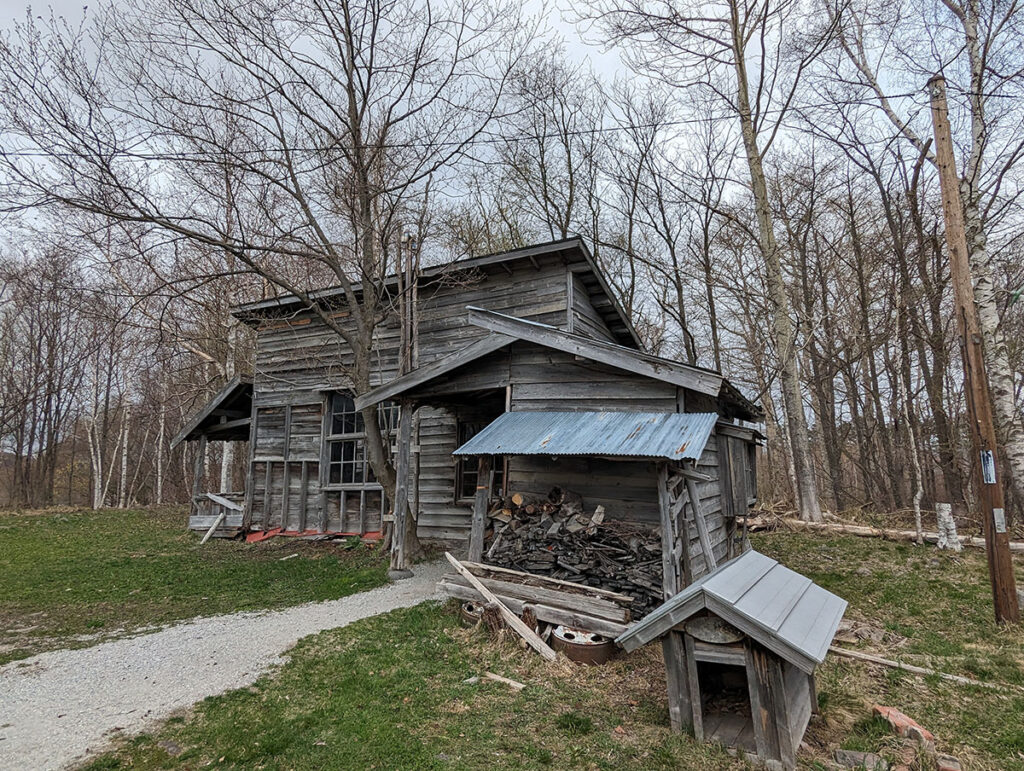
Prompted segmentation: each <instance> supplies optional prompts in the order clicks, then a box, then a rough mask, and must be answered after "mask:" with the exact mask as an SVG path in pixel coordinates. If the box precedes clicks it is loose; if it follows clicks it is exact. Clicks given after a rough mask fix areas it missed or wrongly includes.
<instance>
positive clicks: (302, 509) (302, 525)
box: [299, 461, 309, 533]
mask: <svg viewBox="0 0 1024 771" xmlns="http://www.w3.org/2000/svg"><path fill="white" fill-rule="evenodd" d="M299 484H300V485H302V489H301V490H299V532H300V533H304V532H305V531H306V495H307V493H308V489H307V488H308V487H309V462H308V461H302V481H301V482H300V483H299Z"/></svg>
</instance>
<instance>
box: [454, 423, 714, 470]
mask: <svg viewBox="0 0 1024 771" xmlns="http://www.w3.org/2000/svg"><path fill="white" fill-rule="evenodd" d="M717 420H718V415H717V414H715V413H713V412H696V413H694V412H686V413H674V412H667V413H666V412H506V413H504V414H503V415H501V416H500V417H498V419H497V420H495V421H494V422H493V423H491V424H490V425H489V426H487V427H486V428H485V429H484V430H483V431H481V432H480V433H479V434H477V435H476V436H474V437H473V438H472V439H470V440H469V441H468V442H466V443H465V444H464V445H462V447H460V448H459V449H457V450H456V451H455V453H454V454H455V455H605V456H613V457H615V456H622V457H634V458H668V459H669V460H683V459H690V460H696V459H698V458H700V455H701V453H702V452H703V451H704V445H706V444H707V442H708V437H710V436H711V432H712V430H713V429H714V427H715V422H716V421H717Z"/></svg>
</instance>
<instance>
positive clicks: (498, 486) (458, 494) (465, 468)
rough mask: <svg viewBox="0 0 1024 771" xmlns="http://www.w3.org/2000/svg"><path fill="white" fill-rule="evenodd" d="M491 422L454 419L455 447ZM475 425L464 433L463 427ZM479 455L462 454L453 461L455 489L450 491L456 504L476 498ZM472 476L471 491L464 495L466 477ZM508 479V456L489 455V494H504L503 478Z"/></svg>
mask: <svg viewBox="0 0 1024 771" xmlns="http://www.w3.org/2000/svg"><path fill="white" fill-rule="evenodd" d="M490 423H491V421H490V420H461V419H459V418H456V420H455V441H456V445H455V446H456V447H461V446H462V445H464V444H465V443H466V442H468V441H469V440H470V439H472V438H473V437H474V436H476V435H477V434H478V433H480V432H481V431H482V430H483V429H484V428H486V427H487V426H488V425H489V424H490ZM470 426H476V430H475V431H473V432H472V433H471V434H468V435H467V434H464V429H466V428H468V427H470ZM479 462H480V456H478V455H462V456H459V457H458V458H456V461H455V489H454V490H453V491H452V495H453V499H454V501H455V503H458V504H469V503H472V502H473V500H474V499H475V498H476V487H477V485H478V484H479V481H480V480H479V479H478V478H477V477H478V473H479V472H478V471H477V469H478V464H479ZM469 476H472V477H473V487H472V489H473V492H472V493H471V494H469V495H466V494H465V493H466V478H467V477H469ZM507 479H508V458H507V457H506V456H504V455H492V456H491V490H490V494H491V496H501V495H504V494H505V480H507Z"/></svg>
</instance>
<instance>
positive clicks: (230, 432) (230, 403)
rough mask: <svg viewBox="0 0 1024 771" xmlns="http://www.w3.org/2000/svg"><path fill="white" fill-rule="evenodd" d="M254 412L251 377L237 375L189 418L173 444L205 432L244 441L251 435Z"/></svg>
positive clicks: (217, 436)
mask: <svg viewBox="0 0 1024 771" xmlns="http://www.w3.org/2000/svg"><path fill="white" fill-rule="evenodd" d="M251 412H252V378H251V377H248V376H247V375H235V376H234V377H233V378H231V380H229V381H228V382H227V384H226V385H225V386H224V387H223V388H222V389H220V391H218V392H217V393H216V394H214V395H213V397H211V398H210V400H209V401H208V402H207V403H206V404H204V405H203V406H202V407H201V408H200V409H199V410H198V411H196V412H195V413H194V414H193V415H192V416H191V417H190V418H189V419H188V421H186V423H185V425H184V426H183V427H182V429H181V431H179V432H178V433H177V435H176V436H175V437H174V438H173V439H172V440H171V447H172V448H173V447H176V446H177V445H178V444H180V443H181V442H184V441H185V440H187V439H198V438H199V437H200V436H201V435H202V434H209V436H210V438H211V439H223V440H226V441H245V440H246V439H248V438H249V423H250V413H251ZM222 418H223V420H222ZM228 418H230V420H229V419H228Z"/></svg>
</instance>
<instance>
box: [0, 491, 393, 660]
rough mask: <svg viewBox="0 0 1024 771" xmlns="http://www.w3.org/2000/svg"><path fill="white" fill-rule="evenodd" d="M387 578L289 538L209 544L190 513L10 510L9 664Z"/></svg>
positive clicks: (381, 569) (1, 585) (2, 548)
mask: <svg viewBox="0 0 1024 771" xmlns="http://www.w3.org/2000/svg"><path fill="white" fill-rule="evenodd" d="M294 553H298V554H299V555H300V556H298V557H295V558H293V559H288V560H285V561H281V557H284V556H287V555H289V554H294ZM385 580H386V579H385V566H384V564H383V563H382V562H381V560H379V559H377V558H376V556H375V555H374V554H372V553H371V552H370V551H369V550H368V549H365V548H360V549H355V550H353V551H344V550H342V549H340V548H339V547H337V546H335V545H327V544H317V545H314V544H309V543H304V542H297V541H294V540H290V539H275V540H271V541H268V542H266V543H261V544H252V545H246V544H241V543H237V542H228V541H223V540H217V539H214V540H211V541H210V542H208V543H206V544H205V545H203V546H199V537H198V536H197V535H195V534H193V533H189V532H187V531H186V530H185V517H184V513H183V511H182V510H181V509H180V508H170V507H168V508H164V509H160V510H155V511H100V512H91V511H69V512H61V513H53V512H42V513H0V663H2V662H4V661H10V660H12V659H17V658H21V657H24V656H27V655H30V654H33V653H37V652H39V651H41V650H47V649H52V648H57V647H68V646H71V645H82V644H87V643H90V642H93V641H95V640H97V639H102V638H103V637H106V636H109V635H111V634H119V633H122V632H123V631H124V630H130V629H133V628H139V627H144V626H149V625H154V624H164V623H167V622H169V621H174V620H178V619H183V618H190V617H193V616H197V615H215V614H218V613H228V612H231V611H236V610H251V609H261V608H273V607H281V606H285V605H295V604H299V603H302V602H309V601H313V600H324V599H330V598H335V597H342V596H344V595H347V594H352V593H353V592H357V591H361V590H363V589H369V588H372V587H374V586H378V585H380V584H382V583H384V581H385Z"/></svg>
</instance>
